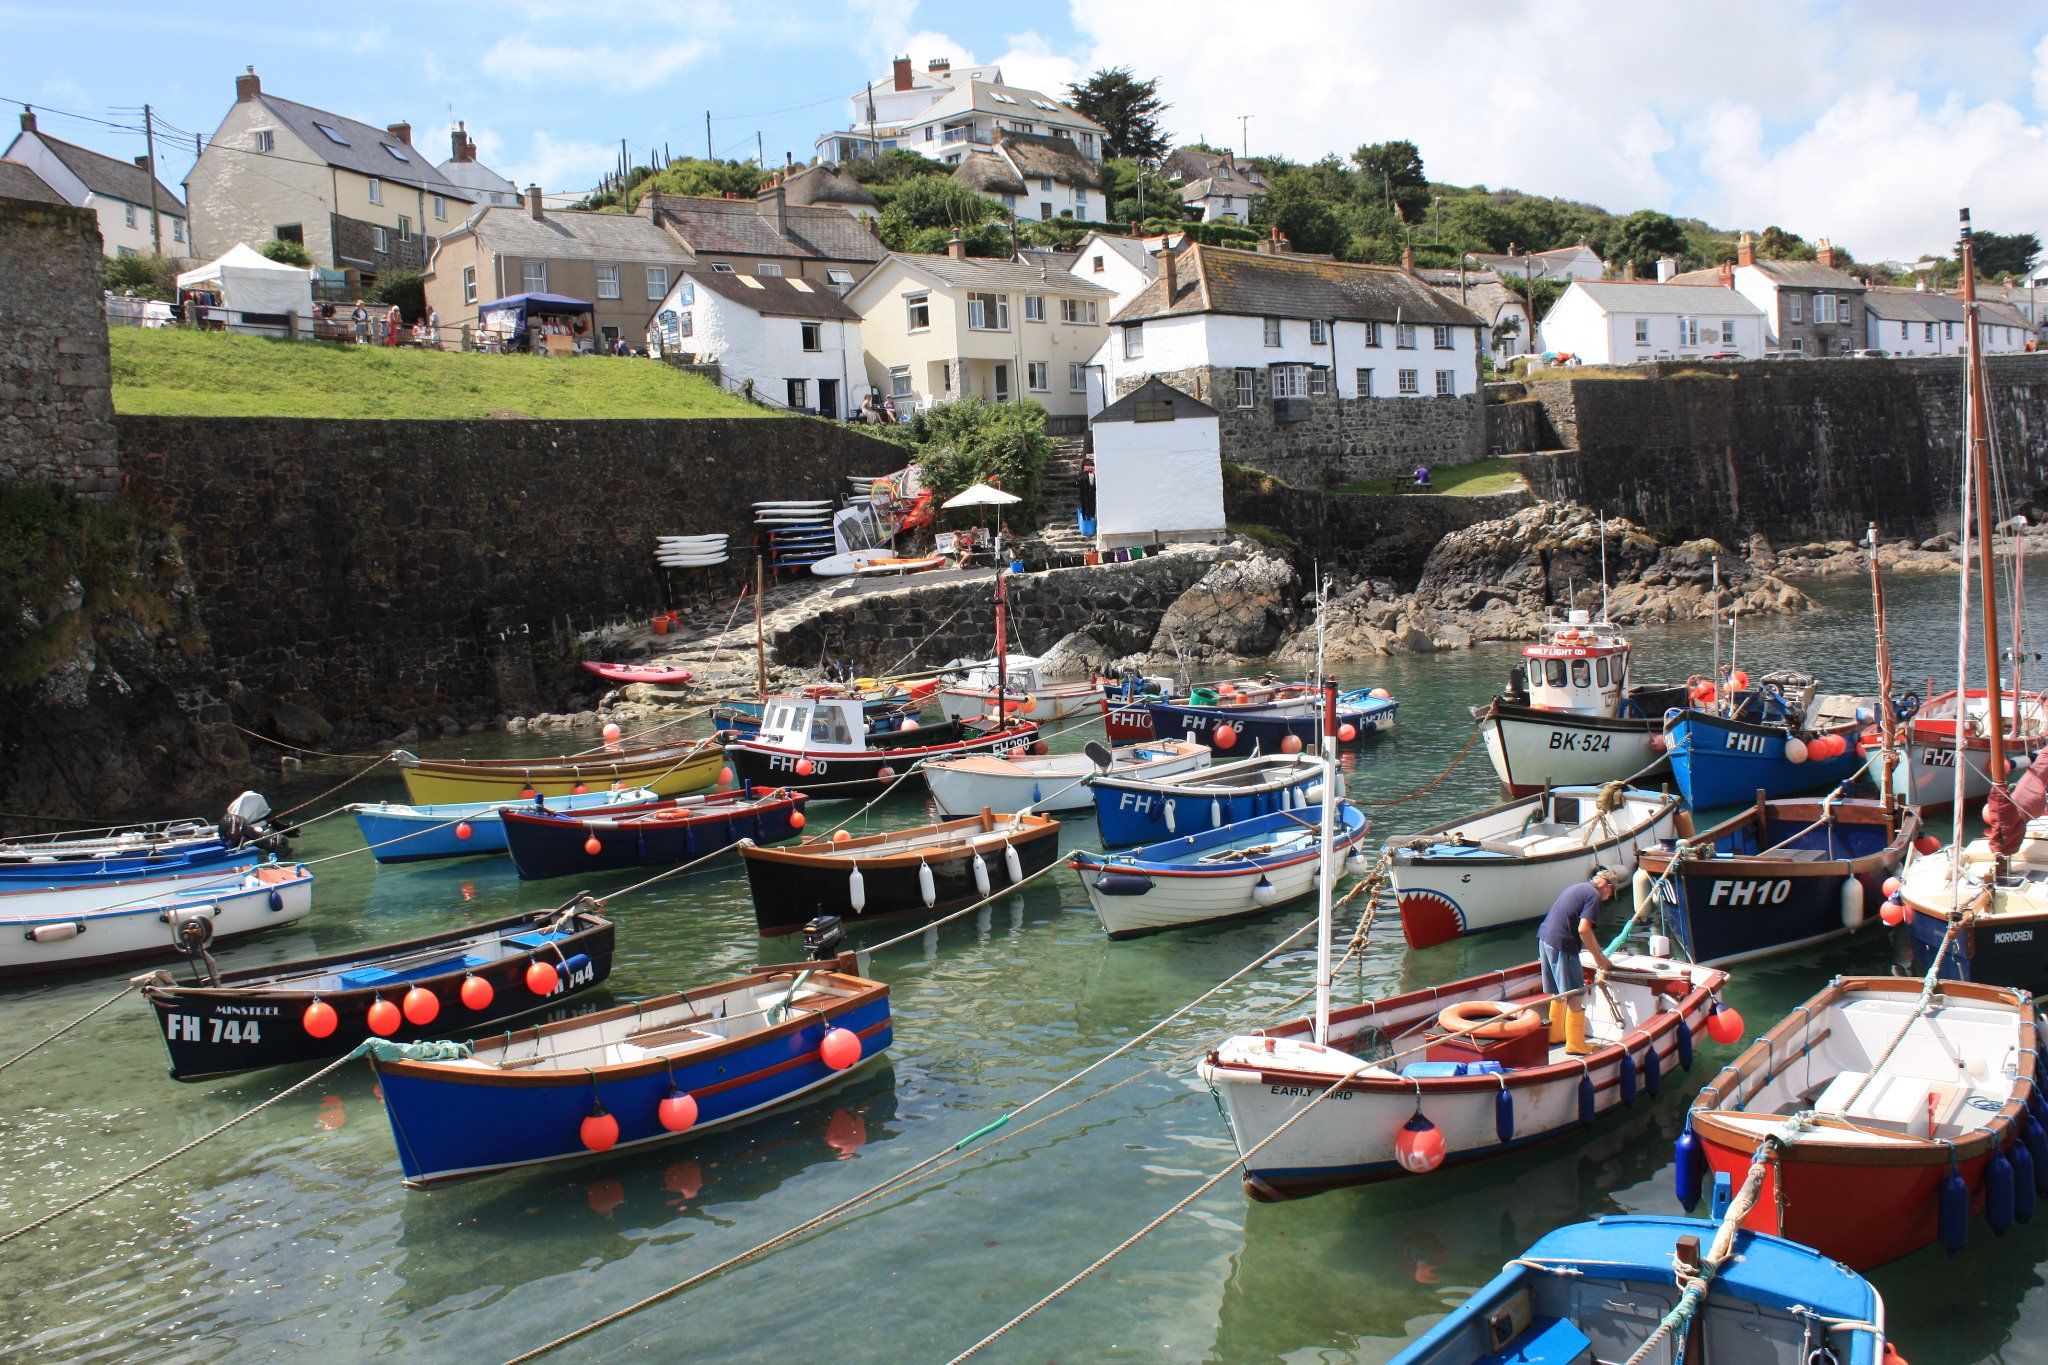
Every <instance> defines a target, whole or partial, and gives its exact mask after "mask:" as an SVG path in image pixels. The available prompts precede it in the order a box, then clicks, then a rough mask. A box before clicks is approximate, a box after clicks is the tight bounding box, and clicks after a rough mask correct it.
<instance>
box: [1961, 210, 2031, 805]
mask: <svg viewBox="0 0 2048 1365" xmlns="http://www.w3.org/2000/svg"><path fill="white" fill-rule="evenodd" d="M1962 223H1963V240H1962V257H1963V325H1964V326H1966V327H1968V328H1969V350H1968V351H1967V354H1968V356H1969V402H1968V405H1967V408H1968V412H1969V423H1968V430H1969V440H1970V470H1971V474H1972V477H1974V478H1975V480H1976V483H1977V572H1978V574H1979V575H1980V576H1981V577H1982V578H1983V580H1984V665H1985V667H1984V683H1985V702H1986V708H1987V714H1986V715H1985V729H1986V731H1987V732H1988V734H1989V736H1990V739H1991V780H1992V781H1993V782H1996V783H1999V784H2003V783H2004V782H2005V773H2006V763H2005V714H2004V712H2005V707H2004V705H2003V703H2002V700H2001V698H2000V695H1999V694H2000V690H2001V688H2002V686H2003V683H2004V680H2003V679H2002V678H2000V677H1999V669H1998V584H1997V580H1996V579H1995V578H1993V576H1992V575H1993V574H1994V573H1995V572H1996V571H1997V566H1996V564H1995V562H1994V557H1993V555H1992V550H1991V525H1992V523H1991V432H1990V429H1989V421H1988V419H1989V416H1990V413H1989V411H1988V404H1987V401H1986V395H1985V387H1984V351H1983V346H1982V342H1981V339H1980V337H1979V335H1978V331H1977V256H1976V247H1975V245H1974V244H1973V243H1972V241H1971V239H1970V211H1969V210H1968V209H1964V210H1963V214H1962ZM2015 662H2017V661H2015ZM1963 700H1964V703H1965V706H1967V702H1968V690H1967V687H1966V688H1965V695H1964V698H1963ZM1956 718H1957V721H1958V723H1960V722H1961V719H1962V711H1961V710H1960V709H1959V710H1958V712H1957V717H1956ZM1956 767H1957V771H1959V772H1960V771H1961V769H1962V763H1961V759H1960V756H1959V757H1958V760H1957V764H1956Z"/></svg>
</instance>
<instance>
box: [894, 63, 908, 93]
mask: <svg viewBox="0 0 2048 1365" xmlns="http://www.w3.org/2000/svg"><path fill="white" fill-rule="evenodd" d="M894 70H895V76H896V88H897V89H898V90H908V89H909V88H910V58H908V57H898V58H897V59H896V61H895V64H894Z"/></svg>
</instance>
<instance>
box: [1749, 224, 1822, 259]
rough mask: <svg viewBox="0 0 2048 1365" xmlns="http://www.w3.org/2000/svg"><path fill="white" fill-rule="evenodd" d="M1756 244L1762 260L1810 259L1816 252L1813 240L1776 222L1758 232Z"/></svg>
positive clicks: (1757, 252) (1757, 253) (1758, 254)
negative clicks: (1810, 240) (1788, 230)
mask: <svg viewBox="0 0 2048 1365" xmlns="http://www.w3.org/2000/svg"><path fill="white" fill-rule="evenodd" d="M1755 246H1756V255H1757V259H1758V260H1761V261H1810V260H1812V259H1813V258H1814V256H1815V254H1816V253H1815V251H1814V249H1813V244H1812V243H1811V242H1809V241H1807V240H1806V239H1805V238H1804V237H1801V236H1800V235H1799V234H1798V233H1796V232H1787V231H1785V229H1783V228H1781V227H1779V226H1778V225H1777V224H1776V223H1773V224H1771V226H1769V227H1767V228H1765V229H1764V230H1763V231H1762V232H1760V233H1758V234H1757V236H1756V242H1755Z"/></svg>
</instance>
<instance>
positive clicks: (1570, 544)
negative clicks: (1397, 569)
mask: <svg viewBox="0 0 2048 1365" xmlns="http://www.w3.org/2000/svg"><path fill="white" fill-rule="evenodd" d="M1604 542H1605V548H1606V556H1605V558H1606V573H1607V581H1608V583H1609V584H1610V587H1609V589H1608V593H1607V600H1608V614H1609V616H1610V617H1611V618H1612V619H1613V620H1615V621H1616V622H1619V623H1622V624H1641V623H1644V622H1653V621H1676V620H1688V619H1693V618H1697V617H1704V616H1707V615H1709V614H1711V612H1712V609H1713V590H1712V584H1713V578H1714V573H1715V569H1716V567H1717V566H1718V569H1719V573H1720V582H1721V603H1722V606H1723V608H1724V609H1726V610H1731V611H1733V610H1739V611H1740V612H1742V613H1743V614H1745V615H1753V614H1776V613H1780V612H1792V611H1806V610H1810V609H1811V608H1812V607H1813V605H1814V604H1813V601H1812V599H1811V598H1809V597H1807V596H1806V594H1804V593H1802V592H1800V591H1799V590H1798V589H1797V588H1795V587H1793V586H1792V585H1791V584H1789V583H1786V582H1785V581H1784V580H1782V579H1780V578H1777V577H1774V576H1773V575H1771V574H1768V573H1764V572H1762V571H1761V570H1759V569H1757V568H1756V567H1754V566H1753V565H1752V564H1751V563H1750V562H1749V561H1748V560H1747V559H1745V558H1744V557H1743V556H1740V555H1736V554H1734V553H1731V552H1730V551H1729V550H1728V549H1727V548H1726V547H1725V546H1723V545H1721V544H1720V543H1718V542H1716V541H1712V540H1691V541H1686V542H1685V543H1683V544H1680V545H1661V544H1659V543H1658V542H1657V540H1656V539H1655V538H1654V537H1652V536H1651V535H1649V534H1648V533H1647V532H1645V531H1644V530H1643V529H1642V528H1641V527H1638V526H1635V525H1633V524H1631V523H1629V522H1625V521H1608V522H1607V523H1606V524H1605V527H1604ZM1602 543H1603V528H1602V525H1601V522H1600V520H1599V518H1597V517H1596V516H1595V515H1594V514H1593V513H1592V512H1590V511H1588V510H1586V509H1585V508H1582V507H1575V506H1569V505H1565V504H1559V503H1539V504H1537V505H1536V506H1533V507H1529V508H1525V509H1523V510H1522V511H1520V512H1517V513H1515V514H1514V515H1513V516H1509V517H1503V518H1500V519H1498V520H1495V521H1485V522H1480V523H1478V524H1477V525H1474V526H1470V527H1467V528H1466V529H1465V530H1463V531H1458V532H1454V533H1452V534H1451V535H1449V536H1446V537H1445V538H1444V539H1443V540H1442V541H1441V542H1439V543H1438V544H1437V546H1436V548H1435V549H1434V550H1432V551H1431V552H1430V555H1429V559H1428V561H1427V562H1426V563H1425V564H1424V565H1423V570H1422V577H1421V581H1420V582H1419V583H1417V585H1416V587H1415V590H1414V591H1413V592H1412V593H1407V594H1402V593H1399V592H1398V591H1396V589H1395V588H1394V585H1392V584H1391V583H1387V582H1384V581H1370V582H1366V583H1362V584H1360V585H1358V586H1357V587H1356V588H1353V589H1352V590H1351V591H1350V592H1348V593H1346V594H1344V595H1343V596H1341V597H1338V598H1337V599H1335V600H1334V601H1333V602H1332V603H1331V604H1330V611H1329V614H1328V621H1327V624H1326V627H1325V649H1326V651H1327V652H1328V653H1329V654H1330V655H1331V656H1332V657H1338V658H1343V657H1354V658H1355V657H1364V656H1369V655H1375V654H1391V653H1394V652H1396V651H1399V650H1409V651H1416V652H1427V651H1431V650H1441V649H1464V648H1468V647H1470V646H1471V645H1473V644H1474V643H1477V642H1478V641H1481V640H1526V639H1534V638H1536V637H1537V636H1538V635H1539V634H1540V633H1541V631H1542V628H1543V622H1544V621H1545V620H1546V619H1549V618H1551V617H1554V616H1555V615H1556V614H1557V613H1559V612H1560V611H1563V610H1565V609H1567V608H1569V607H1574V606H1577V607H1586V608H1590V609H1593V610H1595V611H1597V610H1598V609H1599V607H1600V597H1601V590H1600V583H1601V570H1602V563H1601V560H1602V555H1601V550H1602ZM1280 652H1281V653H1282V654H1283V655H1284V656H1285V657H1289V658H1307V657H1312V656H1313V654H1314V652H1315V631H1314V628H1313V626H1309V627H1307V628H1305V629H1303V630H1302V631H1300V632H1299V633H1297V634H1296V635H1295V636H1294V637H1293V638H1291V639H1290V640H1288V641H1287V642H1286V644H1285V645H1284V646H1283V647H1282V649H1281V651H1280Z"/></svg>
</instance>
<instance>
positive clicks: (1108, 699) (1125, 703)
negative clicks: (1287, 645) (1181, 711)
mask: <svg viewBox="0 0 2048 1365" xmlns="http://www.w3.org/2000/svg"><path fill="white" fill-rule="evenodd" d="M1310 690H1311V689H1310V687H1309V685H1308V684H1307V683H1301V682H1285V681H1283V680H1282V679H1281V678H1280V676H1279V675H1278V674H1277V673H1268V674H1265V675H1264V676H1262V677H1258V678H1229V679H1219V680H1216V681H1213V682H1204V683H1196V684H1195V685H1194V686H1193V687H1192V688H1190V689H1189V690H1188V691H1187V692H1186V693H1184V694H1180V695H1176V694H1175V692H1174V689H1173V681H1172V679H1170V678H1157V677H1143V676H1140V675H1138V674H1135V673H1127V674H1125V675H1124V676H1122V677H1121V678H1118V679H1116V680H1114V681H1112V682H1108V683H1105V684H1104V685H1103V689H1102V713H1103V714H1102V723H1103V730H1104V732H1105V733H1106V734H1107V735H1108V736H1109V742H1110V743H1111V744H1136V743H1139V742H1141V741H1143V740H1148V739H1151V738H1152V737H1153V730H1152V709H1151V704H1152V703H1153V702H1155V701H1182V702H1187V703H1188V704H1190V705H1194V706H1259V705H1263V704H1264V703H1267V702H1272V701H1284V700H1287V699H1289V698H1293V697H1298V696H1301V695H1303V694H1304V693H1306V692H1308V691H1310Z"/></svg>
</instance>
